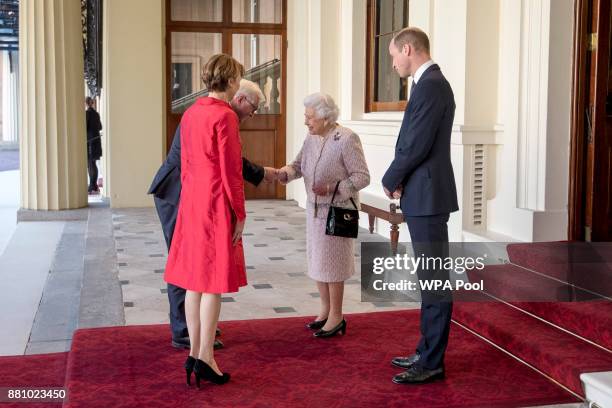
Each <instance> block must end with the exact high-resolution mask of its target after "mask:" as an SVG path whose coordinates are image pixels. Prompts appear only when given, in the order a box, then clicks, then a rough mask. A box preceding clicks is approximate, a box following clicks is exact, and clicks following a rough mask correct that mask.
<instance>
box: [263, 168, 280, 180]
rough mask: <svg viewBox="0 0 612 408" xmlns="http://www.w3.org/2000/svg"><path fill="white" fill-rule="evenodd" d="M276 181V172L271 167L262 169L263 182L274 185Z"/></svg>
mask: <svg viewBox="0 0 612 408" xmlns="http://www.w3.org/2000/svg"><path fill="white" fill-rule="evenodd" d="M276 180H278V170H276V169H275V168H273V167H264V181H265V182H266V183H274V182H275V181H276Z"/></svg>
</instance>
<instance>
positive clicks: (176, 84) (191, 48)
mask: <svg viewBox="0 0 612 408" xmlns="http://www.w3.org/2000/svg"><path fill="white" fill-rule="evenodd" d="M171 36H172V37H171V47H172V59H171V70H172V72H171V75H172V81H171V89H170V93H171V95H172V113H183V112H185V110H186V109H187V108H188V107H189V106H191V104H192V103H193V102H195V100H196V99H197V98H199V97H200V96H203V94H204V93H203V92H202V91H203V88H204V84H203V83H202V80H201V72H202V67H203V66H204V64H206V62H207V61H208V59H209V58H210V57H211V56H213V55H214V54H218V53H220V52H221V34H220V33H176V32H174V33H172V34H171Z"/></svg>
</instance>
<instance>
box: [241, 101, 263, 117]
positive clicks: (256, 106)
mask: <svg viewBox="0 0 612 408" xmlns="http://www.w3.org/2000/svg"><path fill="white" fill-rule="evenodd" d="M244 99H245V100H246V101H247V102H248V103H249V105H251V108H253V111H252V112H251V115H254V114H255V112H257V109H258V108H259V105H255V104H254V103H253V102H251V101H250V100H249V98H244Z"/></svg>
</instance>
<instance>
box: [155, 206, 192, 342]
mask: <svg viewBox="0 0 612 408" xmlns="http://www.w3.org/2000/svg"><path fill="white" fill-rule="evenodd" d="M153 200H154V201H155V209H156V210H157V215H158V217H159V220H160V221H161V225H162V230H163V232H164V239H165V240H166V246H167V247H168V251H169V250H170V244H171V243H172V235H173V234H174V226H175V225H176V216H177V213H178V208H177V207H176V206H174V205H172V204H170V203H168V202H167V201H164V200H160V199H159V198H157V197H154V198H153ZM167 286H168V303H169V304H170V330H171V331H172V338H173V339H177V338H181V337H187V336H189V332H188V331H187V320H186V318H185V293H186V291H185V289H183V288H181V287H178V286H175V285H173V284H171V283H168V284H167Z"/></svg>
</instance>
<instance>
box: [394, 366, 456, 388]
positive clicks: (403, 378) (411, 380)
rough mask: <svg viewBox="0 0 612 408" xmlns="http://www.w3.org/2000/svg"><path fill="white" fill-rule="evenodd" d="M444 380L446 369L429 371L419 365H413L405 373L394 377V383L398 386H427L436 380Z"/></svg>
mask: <svg viewBox="0 0 612 408" xmlns="http://www.w3.org/2000/svg"><path fill="white" fill-rule="evenodd" d="M443 379H444V369H443V368H436V369H435V370H428V369H426V368H423V367H421V366H419V365H413V366H412V367H410V368H409V369H408V370H406V371H404V372H403V373H400V374H397V375H396V376H394V377H393V382H394V383H396V384H425V383H428V382H432V381H435V380H443Z"/></svg>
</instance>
